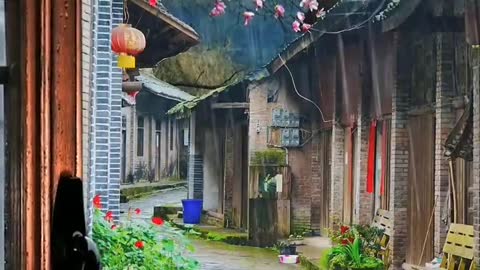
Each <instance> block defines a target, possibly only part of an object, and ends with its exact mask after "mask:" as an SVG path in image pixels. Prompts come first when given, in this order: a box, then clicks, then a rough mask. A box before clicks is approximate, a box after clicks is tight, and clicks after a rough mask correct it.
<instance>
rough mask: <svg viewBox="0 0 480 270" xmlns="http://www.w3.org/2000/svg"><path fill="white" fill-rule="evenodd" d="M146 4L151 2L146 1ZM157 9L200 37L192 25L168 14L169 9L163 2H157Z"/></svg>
mask: <svg viewBox="0 0 480 270" xmlns="http://www.w3.org/2000/svg"><path fill="white" fill-rule="evenodd" d="M144 1H145V2H147V3H149V2H150V1H149V0H144ZM157 9H158V10H159V11H160V12H161V13H162V14H163V15H165V16H167V17H169V18H170V19H171V20H173V21H175V22H177V23H178V24H180V25H181V26H182V27H184V28H185V29H186V30H188V31H190V32H192V33H194V34H195V35H197V36H198V33H197V32H196V31H195V29H193V28H192V27H191V26H190V25H188V24H186V23H185V22H184V21H182V20H180V19H179V18H177V17H175V16H173V14H172V13H170V12H168V10H167V8H166V7H165V6H164V5H163V4H162V3H161V1H159V0H158V1H157Z"/></svg>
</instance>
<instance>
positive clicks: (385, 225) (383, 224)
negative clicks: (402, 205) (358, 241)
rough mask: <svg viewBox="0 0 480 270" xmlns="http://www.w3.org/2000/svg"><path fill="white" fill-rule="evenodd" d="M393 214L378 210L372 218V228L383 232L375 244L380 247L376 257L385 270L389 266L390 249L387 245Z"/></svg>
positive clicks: (390, 233)
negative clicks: (381, 262)
mask: <svg viewBox="0 0 480 270" xmlns="http://www.w3.org/2000/svg"><path fill="white" fill-rule="evenodd" d="M392 222H393V214H392V212H390V211H387V210H383V209H378V210H377V213H376V214H375V217H374V218H373V222H372V227H377V228H379V229H381V230H383V235H382V236H381V237H379V238H378V240H377V244H379V245H380V249H381V250H380V252H378V254H376V255H377V257H378V258H380V259H382V260H383V263H384V264H385V269H388V267H389V266H390V247H389V245H388V243H389V241H390V236H391V235H392V226H393V224H392Z"/></svg>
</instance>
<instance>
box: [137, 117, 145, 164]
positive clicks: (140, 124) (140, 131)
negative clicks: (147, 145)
mask: <svg viewBox="0 0 480 270" xmlns="http://www.w3.org/2000/svg"><path fill="white" fill-rule="evenodd" d="M144 128H145V121H144V119H143V116H139V117H138V119H137V156H139V157H143V140H144Z"/></svg>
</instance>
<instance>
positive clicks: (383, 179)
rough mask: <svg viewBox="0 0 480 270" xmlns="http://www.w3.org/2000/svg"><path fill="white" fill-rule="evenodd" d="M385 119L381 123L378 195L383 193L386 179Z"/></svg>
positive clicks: (386, 142)
mask: <svg viewBox="0 0 480 270" xmlns="http://www.w3.org/2000/svg"><path fill="white" fill-rule="evenodd" d="M387 144H388V136H387V121H383V123H382V157H381V158H382V176H381V179H380V195H382V196H383V195H384V194H385V183H386V181H387V160H388V159H387Z"/></svg>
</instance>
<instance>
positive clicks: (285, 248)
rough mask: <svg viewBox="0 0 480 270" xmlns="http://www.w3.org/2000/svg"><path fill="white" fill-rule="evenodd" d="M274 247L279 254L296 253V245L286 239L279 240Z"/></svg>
mask: <svg viewBox="0 0 480 270" xmlns="http://www.w3.org/2000/svg"><path fill="white" fill-rule="evenodd" d="M275 248H276V249H277V251H278V253H279V254H280V255H297V247H296V246H295V245H293V244H291V243H290V242H288V241H279V242H278V243H277V245H276V246H275Z"/></svg>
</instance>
